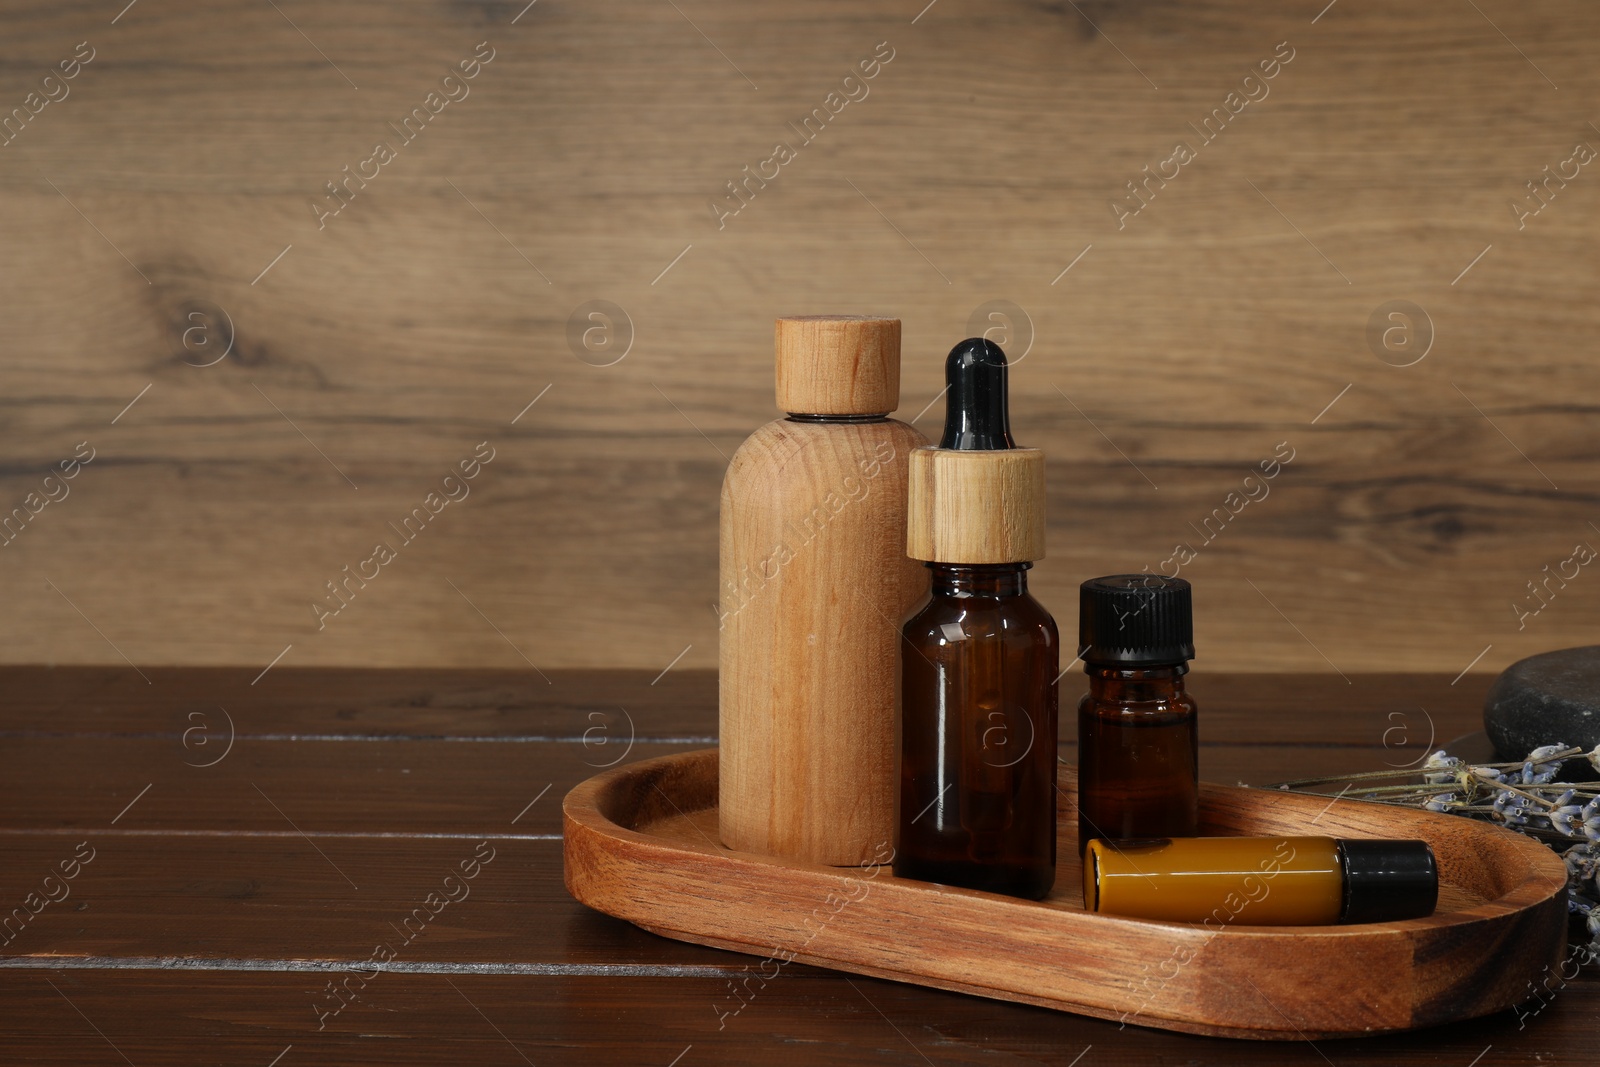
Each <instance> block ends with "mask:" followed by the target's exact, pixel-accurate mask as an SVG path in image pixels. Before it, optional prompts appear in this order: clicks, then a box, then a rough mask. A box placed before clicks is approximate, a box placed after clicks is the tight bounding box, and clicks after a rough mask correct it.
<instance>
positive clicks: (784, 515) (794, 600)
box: [717, 316, 928, 866]
mask: <svg viewBox="0 0 1600 1067" xmlns="http://www.w3.org/2000/svg"><path fill="white" fill-rule="evenodd" d="M776 342H777V375H778V407H779V409H780V410H782V411H785V412H787V413H788V416H787V417H786V418H783V419H779V420H778V421H776V422H772V423H769V424H767V425H766V426H763V427H762V428H761V429H759V430H757V431H756V432H755V433H754V434H752V435H750V437H749V439H748V440H746V441H745V443H744V444H743V445H742V446H740V448H739V450H738V452H736V453H734V456H733V459H732V461H731V462H730V463H729V464H728V471H727V475H726V476H725V477H724V479H723V483H722V513H721V551H720V557H721V596H720V601H719V603H718V605H717V615H718V618H719V619H720V645H721V650H720V666H721V671H720V695H719V704H720V720H721V756H720V760H719V763H720V766H719V774H720V798H719V809H720V816H719V818H720V833H721V836H722V842H723V844H725V845H727V846H728V847H729V848H732V849H738V850H741V851H746V852H759V853H764V854H767V855H776V856H784V857H788V858H792V859H799V860H805V861H808V862H811V863H824V864H833V865H838V866H850V865H857V864H865V863H871V862H875V861H876V862H882V861H883V860H885V859H886V858H887V857H888V854H889V850H890V848H891V846H892V842H893V837H894V779H893V770H894V748H895V735H894V708H895V671H896V642H897V641H898V638H899V628H898V623H899V620H900V619H901V618H903V617H904V615H905V613H906V612H907V611H908V610H909V609H910V608H911V606H912V605H913V604H915V603H916V602H917V601H918V600H920V599H921V598H922V597H923V595H924V594H925V592H926V591H927V587H928V578H927V574H926V572H924V571H923V569H922V568H921V567H919V566H918V565H917V564H916V562H915V561H913V560H910V559H907V558H906V540H905V538H906V468H907V457H908V456H909V454H910V452H911V450H912V449H914V448H916V447H917V446H918V445H922V444H925V443H926V438H924V437H923V436H922V434H920V433H918V432H917V431H916V430H914V429H912V428H911V427H910V426H907V425H905V424H904V423H901V422H896V421H894V420H893V419H891V418H889V412H891V411H893V410H894V409H895V408H896V407H898V406H899V403H900V321H899V320H898V319H884V318H852V317H844V316H817V317H807V318H784V319H779V320H778V322H777V329H776Z"/></svg>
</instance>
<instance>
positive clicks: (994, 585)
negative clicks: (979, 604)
mask: <svg viewBox="0 0 1600 1067" xmlns="http://www.w3.org/2000/svg"><path fill="white" fill-rule="evenodd" d="M926 566H927V568H928V570H930V571H932V572H933V595H934V596H953V597H968V596H989V597H993V596H1022V595H1023V594H1024V593H1026V592H1027V591H1028V568H1029V567H1032V566H1033V564H1032V563H929V564H927V565H926Z"/></svg>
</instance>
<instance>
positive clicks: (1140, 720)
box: [1078, 574, 1200, 853]
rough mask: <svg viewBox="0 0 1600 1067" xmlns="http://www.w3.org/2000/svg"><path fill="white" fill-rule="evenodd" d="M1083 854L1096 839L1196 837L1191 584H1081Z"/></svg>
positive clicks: (1153, 578) (1117, 578)
mask: <svg viewBox="0 0 1600 1067" xmlns="http://www.w3.org/2000/svg"><path fill="white" fill-rule="evenodd" d="M1078 603H1079V621H1078V655H1079V656H1080V657H1082V659H1083V669H1084V671H1085V673H1087V674H1088V675H1089V692H1088V693H1087V694H1085V695H1084V698H1083V700H1082V701H1080V702H1079V704H1078V851H1079V852H1080V853H1081V852H1082V851H1083V849H1084V847H1085V845H1087V843H1088V842H1089V841H1090V840H1091V839H1093V838H1104V839H1111V840H1117V839H1123V838H1148V837H1193V836H1194V835H1195V833H1196V829H1197V827H1198V824H1199V815H1200V772H1199V765H1200V749H1199V735H1198V733H1197V732H1196V729H1195V702H1194V699H1193V698H1192V697H1190V696H1189V694H1188V693H1187V692H1186V691H1185V690H1184V684H1183V676H1184V675H1185V674H1187V673H1188V672H1189V660H1191V659H1193V658H1194V622H1193V612H1192V605H1191V595H1190V589H1189V583H1188V582H1186V581H1184V580H1183V579H1182V578H1168V577H1165V576H1164V575H1159V574H1113V575H1110V576H1107V577H1104V578H1091V579H1090V580H1089V581H1087V582H1084V583H1083V585H1082V586H1081V587H1079V601H1078Z"/></svg>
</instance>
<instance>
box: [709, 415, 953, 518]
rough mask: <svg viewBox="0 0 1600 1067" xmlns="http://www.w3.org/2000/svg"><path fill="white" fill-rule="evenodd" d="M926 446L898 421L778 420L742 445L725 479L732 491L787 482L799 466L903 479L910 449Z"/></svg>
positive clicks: (862, 476)
mask: <svg viewBox="0 0 1600 1067" xmlns="http://www.w3.org/2000/svg"><path fill="white" fill-rule="evenodd" d="M924 444H927V438H926V437H924V436H923V435H922V432H921V431H920V430H918V429H917V428H916V427H914V426H908V425H906V424H905V423H903V422H899V421H897V420H895V419H884V420H883V421H881V422H854V423H830V422H796V421H792V420H790V419H774V420H773V421H772V422H769V423H767V424H766V425H765V426H761V427H759V428H757V429H756V431H755V432H754V433H752V434H751V435H750V436H749V437H747V438H745V439H744V441H743V442H742V443H741V444H740V445H739V448H738V449H737V450H736V451H735V452H734V454H733V457H732V458H731V459H730V460H729V462H728V469H727V471H726V472H725V473H724V475H723V479H722V491H723V496H724V498H726V497H727V495H728V493H729V491H730V489H733V488H743V487H745V486H748V485H754V484H759V483H761V482H766V481H773V480H778V479H782V478H784V477H785V476H786V475H787V474H788V473H789V472H790V471H791V470H792V469H793V468H795V467H797V466H798V465H800V464H806V465H808V466H809V467H813V468H816V467H829V468H836V469H837V470H839V471H840V472H841V476H847V475H853V476H855V477H858V478H860V479H862V480H866V481H871V480H874V479H877V478H879V477H882V476H883V475H884V474H886V473H888V474H894V475H897V476H898V477H901V478H903V477H904V476H905V471H906V469H907V467H908V465H909V462H910V461H909V459H908V456H909V454H910V452H911V450H912V449H914V448H917V447H919V446H921V445H924Z"/></svg>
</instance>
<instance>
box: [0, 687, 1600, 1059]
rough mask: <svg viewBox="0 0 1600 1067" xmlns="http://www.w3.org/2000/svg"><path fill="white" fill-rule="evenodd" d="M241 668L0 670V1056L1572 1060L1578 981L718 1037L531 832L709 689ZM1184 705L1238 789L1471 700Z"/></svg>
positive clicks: (1242, 691)
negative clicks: (1324, 1029) (1354, 1018)
mask: <svg viewBox="0 0 1600 1067" xmlns="http://www.w3.org/2000/svg"><path fill="white" fill-rule="evenodd" d="M254 674H255V672H254V671H251V670H244V669H193V668H184V669H169V670H149V669H147V670H146V671H145V675H146V676H148V682H147V681H145V680H144V678H142V677H141V676H139V675H137V674H135V673H133V672H132V671H129V670H128V669H126V668H115V669H113V668H90V669H85V668H71V669H66V668H61V669H50V668H45V667H26V668H5V669H0V684H3V688H0V691H3V692H4V693H5V694H6V701H5V705H4V710H3V712H0V753H3V754H4V757H5V761H4V766H5V773H4V774H3V775H0V919H4V920H6V922H7V924H8V925H5V926H4V927H3V929H0V1005H3V1006H4V1010H0V1063H4V1064H10V1063H47V1064H72V1065H75V1067H79V1065H94V1064H121V1063H127V1064H134V1065H137V1067H151V1065H157V1064H201V1063H207V1064H209V1063H217V1064H256V1065H261V1067H267V1065H272V1064H276V1065H278V1067H300V1065H302V1064H352V1065H353V1064H368V1063H371V1064H412V1063H429V1064H443V1063H449V1064H485V1065H488V1064H537V1065H539V1067H545V1065H559V1064H610V1063H618V1064H621V1063H626V1064H644V1065H659V1067H669V1065H672V1064H677V1065H679V1067H701V1065H704V1064H737V1065H741V1067H748V1065H752V1064H763V1065H770V1064H806V1065H811V1064H843V1063H882V1064H956V1063H963V1064H965V1063H971V1064H1013V1063H1027V1064H1042V1063H1052V1064H1055V1063H1059V1064H1063V1065H1067V1064H1074V1063H1076V1064H1079V1065H1081V1067H1096V1065H1100V1064H1149V1063H1163V1064H1167V1063H1174V1064H1175V1063H1183V1064H1228V1065H1232V1064H1254V1063H1264V1064H1265V1063H1271V1064H1300V1063H1304V1064H1320V1063H1323V1062H1327V1063H1334V1064H1345V1063H1372V1064H1402V1063H1403V1064H1412V1063H1417V1064H1423V1063H1426V1064H1441V1065H1455V1067H1471V1065H1476V1067H1492V1065H1496V1064H1512V1063H1529V1064H1531V1063H1540V1064H1565V1063H1573V1064H1579V1063H1592V1062H1594V1060H1593V1057H1594V1055H1595V1053H1594V1052H1593V1049H1594V1047H1595V1045H1596V1038H1597V1036H1600V1017H1597V1014H1596V1013H1597V1009H1600V994H1597V989H1600V984H1597V981H1596V979H1595V978H1594V977H1593V976H1591V975H1587V974H1586V975H1582V976H1580V977H1578V978H1576V979H1574V980H1572V981H1570V982H1566V983H1565V984H1563V982H1562V980H1561V978H1560V977H1559V976H1552V979H1551V981H1550V983H1549V985H1550V989H1551V991H1550V992H1546V993H1545V994H1544V995H1543V1000H1542V1001H1539V1000H1535V1001H1531V1002H1530V1005H1529V1007H1528V1008H1527V1009H1525V1010H1524V1011H1523V1012H1521V1013H1512V1012H1508V1013H1504V1014H1501V1015H1498V1016H1494V1017H1490V1018H1486V1019H1480V1020H1477V1021H1473V1022H1469V1023H1466V1024H1463V1025H1460V1026H1452V1027H1449V1028H1445V1029H1439V1030H1433V1031H1424V1032H1419V1033H1413V1034H1406V1035H1400V1036H1392V1037H1380V1038H1372V1039H1365V1040H1361V1039H1356V1040H1346V1041H1323V1042H1317V1043H1316V1044H1315V1045H1313V1046H1311V1047H1306V1046H1305V1045H1302V1044H1300V1043H1291V1044H1288V1045H1284V1044H1258V1043H1254V1042H1240V1041H1228V1040H1221V1039H1210V1038H1197V1037H1189V1036H1184V1035H1179V1034H1172V1033H1165V1032H1162V1031H1157V1030H1145V1029H1140V1028H1137V1027H1127V1028H1119V1027H1118V1026H1117V1025H1116V1024H1114V1023H1108V1022H1101V1021H1098V1020H1093V1019H1087V1018H1080V1017H1076V1016H1072V1015H1065V1014H1060V1013H1056V1012H1051V1011H1046V1010H1042V1009H1035V1008H1029V1007H1024V1006H1019V1005H1015V1004H1006V1003H999V1002H993V1001H988V1000H982V999H978V998H973V997H966V996H961V995H957V994H953V993H944V992H938V991H935V990H928V989H922V988H918V987H914V986H908V985H900V984H896V983H892V982H884V981H876V980H872V979H867V978H847V977H845V976H843V975H839V974H835V973H831V972H828V971H824V970H820V969H815V968H805V967H795V968H793V969H791V970H788V971H786V972H785V974H784V975H783V977H782V978H781V979H780V980H777V981H774V982H772V983H771V984H770V985H768V986H767V987H766V988H764V989H763V990H762V991H761V993H760V994H759V995H758V996H757V997H756V999H755V1000H753V1001H752V1002H750V1003H749V1004H747V1005H746V1006H745V1008H744V1009H743V1010H742V1011H741V1012H740V1013H739V1014H738V1015H737V1016H736V1017H733V1018H730V1019H728V1020H727V1021H726V1024H725V1025H724V1026H723V1027H722V1028H721V1029H720V1030H719V1028H718V1018H719V1016H718V1014H717V1006H718V1005H722V1006H723V1007H726V1003H727V1002H728V1000H729V998H730V996H731V994H730V993H729V980H730V979H731V978H733V977H734V976H735V975H736V974H738V973H739V972H740V970H741V968H743V967H745V966H746V965H748V964H750V963H752V962H753V961H752V960H751V959H748V958H746V957H743V956H738V955H735V954H731V953H726V952H720V951H716V950H713V949H707V948H701V947H698V946H694V945H688V944H680V943H678V942H674V941H669V940H664V939H661V938H657V937H654V936H652V935H649V934H646V933H644V932H643V931H641V930H638V929H636V928H634V927H632V926H629V925H627V924H625V923H622V922H620V921H618V920H615V919H612V918H610V917H608V916H605V915H601V914H598V913H596V912H593V911H590V910H588V909H586V908H584V907H582V906H580V905H578V904H577V903H575V902H574V901H573V900H571V898H569V897H568V896H567V894H566V892H565V890H564V889H563V887H562V882H561V841H560V802H561V797H562V795H563V794H564V793H565V792H566V791H567V790H568V789H570V788H571V787H572V786H573V785H575V784H576V783H578V782H579V781H582V780H583V779H584V778H586V777H588V776H589V775H591V774H594V773H596V772H597V770H598V769H599V768H600V767H603V766H605V765H607V764H612V763H620V762H622V761H628V760H637V759H642V758H645V757H648V756H653V755H658V754H661V753H665V752H675V751H683V750H685V749H689V748H697V747H702V746H708V745H711V744H714V743H715V733H716V679H715V675H714V674H712V673H710V672H702V671H672V672H669V673H667V674H665V675H663V676H661V677H660V678H657V679H655V680H652V675H651V674H650V673H648V672H624V671H616V672H594V671H571V672H555V673H552V674H550V676H549V680H548V682H546V681H545V680H543V679H541V678H540V677H539V676H537V675H535V674H532V673H530V672H512V671H499V672H492V671H471V672H466V671H433V670H429V671H392V670H390V671H371V670H333V669H328V670H318V669H307V670H294V669H285V668H278V669H274V670H271V671H269V672H268V673H267V674H266V675H265V676H263V677H261V678H259V680H258V681H256V682H254V683H252V681H251V679H252V677H253V676H254ZM1191 681H1192V686H1191V688H1192V689H1193V691H1194V692H1195V694H1196V695H1197V697H1198V699H1199V701H1200V706H1201V712H1202V715H1203V716H1204V719H1203V727H1202V736H1203V738H1204V742H1203V746H1202V747H1203V752H1202V756H1201V771H1202V773H1203V775H1204V776H1205V777H1206V778H1207V779H1210V780H1214V781H1222V782H1236V781H1244V782H1249V783H1257V784H1259V783H1266V782H1272V781H1276V780H1281V779H1284V778H1288V777H1292V776H1297V775H1309V774H1315V773H1319V772H1330V773H1331V772H1337V771H1341V770H1362V769H1373V768H1378V767H1381V766H1382V765H1383V764H1384V763H1396V764H1398V763H1403V762H1405V761H1407V760H1409V759H1412V758H1414V757H1415V756H1416V755H1417V754H1419V753H1420V752H1422V751H1423V750H1424V747H1425V746H1426V745H1427V744H1428V742H1429V739H1430V736H1431V737H1435V738H1437V740H1438V741H1440V742H1443V741H1446V740H1449V739H1451V738H1453V737H1456V736H1459V735H1461V734H1464V733H1468V732H1471V731H1473V730H1475V729H1477V728H1478V726H1479V708H1480V706H1481V701H1482V698H1483V693H1484V691H1485V689H1486V687H1487V685H1488V682H1489V676H1487V675H1468V676H1465V677H1462V678H1461V679H1460V680H1459V681H1457V682H1456V683H1455V684H1453V685H1452V684H1451V679H1450V678H1449V677H1448V676H1437V675H1413V676H1397V675H1383V676H1379V675H1355V676H1351V678H1350V679H1349V681H1348V683H1347V682H1346V681H1345V680H1344V679H1341V678H1340V677H1339V676H1338V675H1331V674H1329V675H1233V676H1225V675H1213V676H1207V675H1204V674H1199V673H1197V674H1195V675H1193V676H1191ZM1081 688H1082V684H1081V681H1080V680H1079V678H1078V676H1076V675H1072V676H1069V677H1068V678H1067V679H1066V680H1064V681H1063V706H1064V707H1071V706H1072V701H1074V700H1075V699H1076V695H1077V693H1078V692H1079V691H1081ZM1070 732H1071V731H1070V730H1068V731H1067V733H1070ZM1063 756H1064V757H1065V758H1066V759H1068V760H1071V759H1072V752H1071V746H1070V745H1069V746H1064V748H1063ZM69 873H70V875H71V877H68V874H69ZM430 894H432V896H430ZM414 915H416V916H420V918H416V917H413V916H414ZM408 919H409V922H408ZM380 944H381V945H387V946H388V947H389V950H390V952H391V953H392V956H393V958H392V959H391V960H389V962H387V963H386V964H385V965H384V966H383V967H382V968H381V969H373V968H371V967H369V966H368V964H367V962H366V961H368V960H369V958H371V957H372V956H373V953H374V949H375V947H376V946H379V945H380ZM357 975H359V977H357ZM335 981H337V982H339V983H341V987H342V989H343V990H344V992H342V995H335V993H334V992H333V989H334V986H333V983H334V982H335ZM1541 1003H1542V1004H1543V1007H1540V1005H1541Z"/></svg>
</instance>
